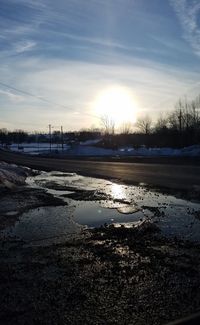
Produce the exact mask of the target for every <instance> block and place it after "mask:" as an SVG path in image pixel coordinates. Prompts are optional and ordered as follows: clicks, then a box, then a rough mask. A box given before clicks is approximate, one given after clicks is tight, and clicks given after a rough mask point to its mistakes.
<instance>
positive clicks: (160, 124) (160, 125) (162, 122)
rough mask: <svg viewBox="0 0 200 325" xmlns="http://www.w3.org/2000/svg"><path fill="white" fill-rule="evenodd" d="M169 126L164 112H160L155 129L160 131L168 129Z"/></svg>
mask: <svg viewBox="0 0 200 325" xmlns="http://www.w3.org/2000/svg"><path fill="white" fill-rule="evenodd" d="M167 126H168V119H167V117H165V116H163V114H160V116H159V118H158V119H157V121H156V124H155V131H157V132H159V131H163V130H166V129H167Z"/></svg>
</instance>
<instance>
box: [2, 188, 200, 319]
mask: <svg viewBox="0 0 200 325" xmlns="http://www.w3.org/2000/svg"><path fill="white" fill-rule="evenodd" d="M68 190H69V188H68ZM81 193H82V195H83V197H82V199H86V193H85V192H84V191H81V189H80V190H79V191H77V195H79V198H78V199H79V200H80V199H81ZM69 195H71V194H69ZM73 195H74V194H73ZM95 195H97V193H96V192H89V196H90V200H91V201H92V199H95ZM0 196H1V204H0V225H1V229H4V228H6V227H7V226H9V225H10V224H13V223H15V222H17V220H18V219H19V216H20V215H21V213H23V212H24V211H29V209H30V208H37V207H41V206H51V205H52V206H61V205H62V204H65V205H66V202H65V203H63V201H62V200H60V199H59V198H56V197H55V196H53V195H51V194H50V193H47V192H46V191H45V190H41V189H36V188H34V189H33V188H32V189H31V188H30V187H26V186H24V185H23V186H20V187H15V188H14V189H4V190H3V189H1V194H0ZM71 196H72V195H71ZM8 198H9V199H10V205H9V206H8V205H6V204H3V202H7V199H8ZM102 199H104V196H102ZM13 206H15V210H16V211H17V212H18V213H16V214H15V215H13V214H12V211H13ZM156 211H157V210H154V211H153V210H152V213H155V214H156V213H157V212H156ZM197 217H198V215H197ZM199 253H200V244H199V242H195V241H187V240H182V239H181V238H180V237H179V238H176V237H170V238H167V237H164V236H163V234H162V233H161V231H160V229H159V228H158V226H157V225H156V223H151V222H150V221H148V220H143V221H141V222H140V223H139V225H137V227H135V226H132V227H129V228H126V227H124V225H122V226H118V227H114V226H113V225H104V226H102V227H99V228H93V229H84V228H79V229H78V231H77V233H76V235H75V236H71V237H70V238H68V239H66V240H65V239H64V240H63V241H62V242H60V243H55V242H54V243H53V244H52V243H51V244H48V245H33V243H30V242H27V241H23V240H20V239H19V238H14V237H11V238H9V236H1V241H0V324H3V325H4V324H5V325H8V324H9V325H17V324H20V325H25V324H30V325H32V324H44V325H46V324H47V325H64V324H138V325H151V324H152V325H154V324H155V325H156V324H167V323H168V322H169V321H171V320H174V319H177V318H180V317H182V316H186V315H190V314H191V313H193V312H196V311H198V310H199V309H200V290H199V287H200V276H199V275H200V254H199Z"/></svg>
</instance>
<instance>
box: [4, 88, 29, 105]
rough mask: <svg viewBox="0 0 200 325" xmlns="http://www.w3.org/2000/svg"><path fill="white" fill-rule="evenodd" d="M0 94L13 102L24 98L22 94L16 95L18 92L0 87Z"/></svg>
mask: <svg viewBox="0 0 200 325" xmlns="http://www.w3.org/2000/svg"><path fill="white" fill-rule="evenodd" d="M0 94H1V95H3V96H5V97H7V98H8V99H9V100H10V101H12V102H13V103H16V102H22V101H23V100H24V97H23V96H21V95H18V94H14V93H13V92H11V91H10V90H4V89H0Z"/></svg>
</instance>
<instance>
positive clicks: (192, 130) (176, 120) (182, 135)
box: [0, 96, 200, 148]
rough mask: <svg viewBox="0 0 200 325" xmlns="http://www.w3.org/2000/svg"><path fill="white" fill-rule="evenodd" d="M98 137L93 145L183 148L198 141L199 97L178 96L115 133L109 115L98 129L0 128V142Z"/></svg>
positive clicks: (7, 143)
mask: <svg viewBox="0 0 200 325" xmlns="http://www.w3.org/2000/svg"><path fill="white" fill-rule="evenodd" d="M100 137H101V141H100V142H98V144H96V146H101V147H104V148H118V147H122V146H133V147H141V146H146V147H173V148H178V147H184V146H189V145H194V144H200V96H197V97H196V98H195V99H194V100H191V101H188V100H187V98H184V99H180V100H179V101H178V102H177V103H176V105H175V109H174V110H173V111H171V112H168V113H165V114H162V115H160V117H159V118H158V119H157V120H156V121H155V122H154V123H153V121H152V119H151V118H150V117H149V116H148V115H146V116H144V117H143V118H139V119H138V120H137V122H136V123H135V124H134V125H133V124H132V123H131V122H130V121H129V122H127V123H123V124H122V126H121V129H120V130H119V131H118V132H117V133H116V132H115V123H114V121H113V120H112V119H111V118H108V117H106V116H103V117H102V128H101V129H84V130H81V131H75V132H64V133H61V132H60V131H54V132H52V134H51V135H50V134H46V133H41V132H32V133H29V132H25V131H24V130H15V131H8V130H7V129H6V128H1V129H0V143H1V144H2V145H5V146H6V145H7V146H8V145H10V144H12V143H17V144H21V143H23V142H27V143H47V142H49V141H50V138H51V141H52V142H53V143H61V141H63V142H64V143H67V144H71V145H72V144H74V145H76V144H78V143H80V142H81V141H87V140H94V139H98V138H100Z"/></svg>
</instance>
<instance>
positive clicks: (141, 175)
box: [0, 150, 200, 190]
mask: <svg viewBox="0 0 200 325" xmlns="http://www.w3.org/2000/svg"><path fill="white" fill-rule="evenodd" d="M0 160H1V161H5V162H8V163H15V164H19V165H23V166H27V167H31V168H35V169H39V170H46V171H50V170H57V171H63V172H75V173H79V174H82V175H90V176H94V177H95V176H96V177H101V178H109V179H118V180H120V181H122V182H125V183H128V184H138V183H145V184H149V185H154V186H159V187H168V188H174V189H186V190H190V189H200V166H198V165H194V166H193V165H172V164H153V163H151V164H148V163H127V162H105V161H86V160H71V159H69V160H67V159H56V158H43V157H38V156H28V155H23V154H16V153H13V152H9V151H3V150H0Z"/></svg>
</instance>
